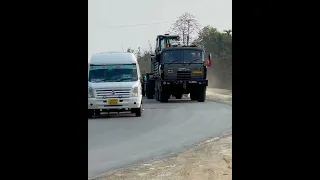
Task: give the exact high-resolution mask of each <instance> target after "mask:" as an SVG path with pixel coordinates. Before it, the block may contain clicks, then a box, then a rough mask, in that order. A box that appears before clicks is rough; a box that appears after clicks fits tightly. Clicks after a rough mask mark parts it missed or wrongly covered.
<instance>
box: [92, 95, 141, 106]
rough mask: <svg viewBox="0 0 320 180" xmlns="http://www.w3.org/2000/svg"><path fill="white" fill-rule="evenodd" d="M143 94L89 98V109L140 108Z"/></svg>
mask: <svg viewBox="0 0 320 180" xmlns="http://www.w3.org/2000/svg"><path fill="white" fill-rule="evenodd" d="M141 101H142V96H138V97H130V98H108V99H96V98H88V109H131V108H140V106H141Z"/></svg>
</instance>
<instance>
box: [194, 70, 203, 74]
mask: <svg viewBox="0 0 320 180" xmlns="http://www.w3.org/2000/svg"><path fill="white" fill-rule="evenodd" d="M192 74H202V71H192Z"/></svg>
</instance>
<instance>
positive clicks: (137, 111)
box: [131, 102, 142, 117]
mask: <svg viewBox="0 0 320 180" xmlns="http://www.w3.org/2000/svg"><path fill="white" fill-rule="evenodd" d="M131 112H132V113H135V115H136V116H137V117H140V116H141V114H142V102H141V105H140V108H133V109H132V110H131Z"/></svg>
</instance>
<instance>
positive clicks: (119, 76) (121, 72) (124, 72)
mask: <svg viewBox="0 0 320 180" xmlns="http://www.w3.org/2000/svg"><path fill="white" fill-rule="evenodd" d="M137 80H138V74H137V67H136V65H135V64H128V65H127V64H125V65H90V71H89V82H130V81H137Z"/></svg>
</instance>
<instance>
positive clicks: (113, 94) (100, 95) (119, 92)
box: [96, 88, 131, 99]
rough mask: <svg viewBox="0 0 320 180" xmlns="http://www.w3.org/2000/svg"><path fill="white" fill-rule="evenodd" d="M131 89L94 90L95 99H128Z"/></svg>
mask: <svg viewBox="0 0 320 180" xmlns="http://www.w3.org/2000/svg"><path fill="white" fill-rule="evenodd" d="M130 93H131V89H128V88H127V89H118V88H117V89H96V98H97V99H104V98H119V97H122V98H129V97H130Z"/></svg>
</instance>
